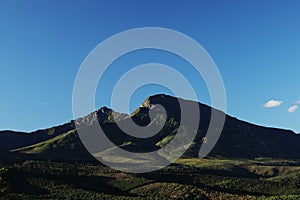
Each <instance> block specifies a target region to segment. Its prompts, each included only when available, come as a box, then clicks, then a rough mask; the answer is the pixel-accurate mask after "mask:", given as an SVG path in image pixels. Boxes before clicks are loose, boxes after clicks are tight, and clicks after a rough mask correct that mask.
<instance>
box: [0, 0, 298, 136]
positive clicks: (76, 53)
mask: <svg viewBox="0 0 300 200" xmlns="http://www.w3.org/2000/svg"><path fill="white" fill-rule="evenodd" d="M299 10H300V1H297V0H295V1H283V0H280V1H278V0H265V1H260V0H258V1H253V0H251V1H250V0H249V1H238V0H235V1H230V0H229V1H221V0H220V1H211V0H209V1H181V0H180V1H179V0H177V1H176V0H172V1H171V0H169V1H161V0H157V1H139V0H137V1H130V0H129V1H123V0H120V1H114V0H107V1H83V0H82V1H73V0H72V1H71V0H69V1H58V0H57V1H50V0H49V1H46V0H44V1H40V0H28V1H21V0H20V1H15V0H1V1H0V69H1V72H0V83H1V84H0V92H1V93H0V94H1V98H0V130H3V129H12V130H23V131H31V130H36V129H40V128H46V127H49V126H52V125H58V124H61V123H64V122H66V121H69V120H70V119H71V118H72V88H73V83H74V80H75V76H76V73H77V70H78V69H79V67H80V64H81V62H82V61H83V59H84V58H85V57H86V56H87V54H88V53H89V52H90V51H91V50H92V49H93V48H94V47H95V46H96V45H97V44H99V43H100V42H101V41H103V40H105V39H106V38H108V37H110V36H112V35H114V34H116V33H119V32H121V31H125V30H127V29H132V28H137V27H145V26H158V27H165V28H170V29H174V30H177V31H180V32H183V33H185V34H187V35H189V36H190V37H192V38H194V39H195V40H196V41H198V42H199V43H200V44H201V45H202V46H203V47H204V48H205V49H206V50H207V51H208V53H209V54H210V55H211V57H212V58H213V59H214V61H215V63H216V64H217V66H218V67H219V70H220V72H221V74H222V76H223V80H224V83H225V88H226V92H227V106H228V108H227V111H228V113H229V114H230V115H233V116H235V117H238V118H240V119H243V120H246V121H249V122H253V123H256V124H259V125H265V126H274V127H282V128H287V129H292V130H294V131H296V132H300V123H299V120H300V108H299V110H295V108H296V102H297V101H298V100H300V89H299V86H300V79H299V76H300V12H299ZM147 53H148V54H147ZM150 61H151V62H154V61H155V62H161V63H164V64H168V65H170V66H172V65H174V68H180V66H179V65H180V64H182V65H184V63H181V62H182V61H176V62H175V61H172V58H171V55H167V54H163V53H162V54H160V53H159V52H155V51H148V52H143V53H140V52H136V54H135V55H133V54H132V55H131V54H130V55H128V56H127V57H124V58H120V59H119V60H117V62H116V63H115V65H116V69H115V71H113V69H112V71H111V73H112V74H117V75H116V76H112V77H113V78H109V76H108V78H107V79H104V80H106V81H105V83H106V85H105V86H103V87H104V88H106V90H107V94H102V93H101V94H100V93H97V106H98V107H101V106H102V105H108V106H109V103H110V102H109V94H110V92H111V89H112V87H113V84H114V81H116V80H117V78H116V77H118V74H119V75H120V73H121V72H120V71H118V70H117V67H118V66H131V65H133V66H135V65H136V64H142V63H147V62H150ZM185 73H189V72H188V71H187V72H185ZM190 74H192V73H190ZM108 75H109V73H108ZM191 76H192V75H191ZM161 92H167V91H166V89H164V88H161V87H151V86H148V87H144V88H142V89H141V90H139V91H137V92H136V93H135V95H134V98H132V101H131V102H130V108H131V109H133V107H136V106H138V105H139V104H140V103H141V101H142V100H143V99H144V98H145V97H146V96H148V95H151V94H154V93H161ZM197 94H198V97H199V98H200V101H202V102H203V103H207V104H209V96H208V94H207V90H206V88H205V86H204V85H203V83H201V81H199V87H197ZM272 99H273V100H274V101H273V102H269V104H268V105H269V106H270V105H271V106H272V105H273V106H275V105H279V106H277V107H272V108H265V107H264V106H263V105H264V104H265V103H267V101H269V100H272ZM293 105H295V106H294V109H293V108H291V110H290V111H294V112H288V108H289V107H291V106H293ZM299 106H300V105H299Z"/></svg>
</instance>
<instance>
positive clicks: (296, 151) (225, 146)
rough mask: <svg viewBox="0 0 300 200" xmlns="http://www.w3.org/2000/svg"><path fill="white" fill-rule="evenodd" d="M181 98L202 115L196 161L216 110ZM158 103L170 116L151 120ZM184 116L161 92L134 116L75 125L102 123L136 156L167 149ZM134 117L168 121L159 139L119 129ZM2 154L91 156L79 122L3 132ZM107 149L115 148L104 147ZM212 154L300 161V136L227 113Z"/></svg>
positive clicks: (98, 117)
mask: <svg viewBox="0 0 300 200" xmlns="http://www.w3.org/2000/svg"><path fill="white" fill-rule="evenodd" d="M179 100H180V101H181V102H183V103H184V104H186V105H187V107H188V106H189V105H195V104H197V105H198V106H199V109H200V113H201V114H200V123H199V128H198V129H197V130H196V131H197V135H196V137H195V140H194V141H193V143H192V145H191V147H190V148H189V149H188V151H187V152H186V153H185V155H184V156H185V157H198V152H199V149H200V147H201V145H202V144H203V141H204V142H205V134H206V131H207V128H208V125H209V120H210V117H211V111H212V109H213V108H211V107H209V106H207V105H204V104H201V103H198V102H193V101H188V100H183V99H179ZM157 104H159V105H161V106H163V107H164V108H165V110H166V112H167V116H164V115H162V114H161V113H160V112H157V115H156V116H154V120H153V121H152V122H151V119H150V116H149V111H151V110H152V109H160V108H159V107H157ZM180 117H181V112H180V106H179V103H178V99H177V98H175V97H171V96H168V95H164V94H159V95H154V96H151V97H148V98H147V99H146V100H145V101H144V102H143V103H142V104H141V106H140V107H139V108H137V109H136V110H135V111H134V112H133V113H132V114H131V115H127V114H122V113H117V112H115V111H113V110H111V109H109V108H106V107H103V108H101V109H99V110H98V111H95V112H93V113H91V114H89V115H87V116H85V117H83V118H80V119H77V120H76V123H77V126H80V127H81V128H83V129H84V130H86V131H87V132H88V130H89V129H90V128H91V127H93V126H94V125H95V123H96V122H99V123H100V124H101V127H102V128H103V130H104V131H105V133H106V135H107V137H108V138H110V139H111V141H112V142H113V143H114V144H115V145H117V146H119V147H121V148H123V149H125V150H129V151H133V152H150V151H153V150H157V149H159V148H161V147H163V146H164V145H166V144H168V143H169V142H170V141H171V140H172V139H173V138H174V136H175V135H176V133H177V131H178V128H179V125H180V121H181V119H180ZM131 119H132V120H133V121H134V122H135V123H137V124H139V125H141V126H146V127H147V126H149V127H150V126H152V127H153V126H156V125H161V123H163V122H164V121H166V123H165V124H164V125H163V128H162V130H161V131H160V132H159V133H158V134H156V135H155V136H152V137H149V138H136V137H133V136H129V135H128V134H126V133H124V132H123V131H121V129H120V128H119V127H118V126H117V125H116V121H117V122H121V123H126V121H128V120H131ZM182 123H185V124H183V125H184V126H183V127H184V128H186V130H185V131H186V132H187V134H189V131H194V130H189V122H182ZM139 134H146V133H139ZM0 150H1V152H9V151H10V152H13V153H14V154H26V155H32V156H36V157H38V158H42V159H43V158H44V159H58V160H85V159H87V158H88V159H90V158H91V157H90V156H89V153H88V152H87V150H86V149H85V148H84V146H83V145H82V143H81V141H80V139H79V137H78V134H77V131H76V129H75V121H71V122H69V123H66V124H64V125H61V126H57V127H52V128H49V129H45V130H39V131H35V132H32V133H20V132H13V131H2V132H0ZM103 151H111V150H110V149H103ZM175 151H176V149H175ZM209 156H219V157H227V158H257V157H269V158H284V159H286V158H293V159H298V158H300V137H299V136H298V135H297V134H295V133H294V132H292V131H289V130H282V129H275V128H267V127H261V126H257V125H254V124H250V123H247V122H244V121H241V120H238V119H236V118H233V117H231V116H228V115H226V120H225V125H224V129H223V131H222V134H221V137H220V138H219V141H218V142H217V144H216V146H215V147H214V149H213V150H212V151H211V153H210V154H209Z"/></svg>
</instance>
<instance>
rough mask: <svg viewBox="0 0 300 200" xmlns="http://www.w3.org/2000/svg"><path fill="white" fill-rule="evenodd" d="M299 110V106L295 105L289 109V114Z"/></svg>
mask: <svg viewBox="0 0 300 200" xmlns="http://www.w3.org/2000/svg"><path fill="white" fill-rule="evenodd" d="M297 109H298V106H297V105H293V106H291V107H289V109H288V112H289V113H293V112H295V111H296V110H297Z"/></svg>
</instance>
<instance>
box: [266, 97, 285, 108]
mask: <svg viewBox="0 0 300 200" xmlns="http://www.w3.org/2000/svg"><path fill="white" fill-rule="evenodd" d="M282 103H283V101H278V100H274V99H272V100H270V101H268V102H267V103H265V104H264V107H265V108H273V107H277V106H280V105H281V104H282Z"/></svg>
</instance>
